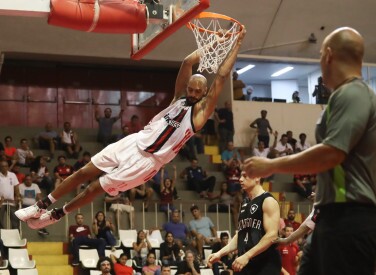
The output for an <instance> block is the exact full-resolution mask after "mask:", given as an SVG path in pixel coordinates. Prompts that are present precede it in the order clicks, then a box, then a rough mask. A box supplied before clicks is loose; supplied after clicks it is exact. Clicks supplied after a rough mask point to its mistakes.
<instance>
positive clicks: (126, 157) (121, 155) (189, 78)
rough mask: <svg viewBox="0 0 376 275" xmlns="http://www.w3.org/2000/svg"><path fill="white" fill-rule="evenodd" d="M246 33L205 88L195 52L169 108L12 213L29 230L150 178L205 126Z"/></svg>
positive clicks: (188, 59) (183, 68)
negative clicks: (80, 187)
mask: <svg viewBox="0 0 376 275" xmlns="http://www.w3.org/2000/svg"><path fill="white" fill-rule="evenodd" d="M244 36H245V28H244V27H243V28H242V31H241V32H240V33H239V35H238V38H237V40H236V41H235V43H234V45H233V47H232V48H231V49H230V51H229V53H228V55H227V58H226V59H225V60H224V61H223V62H222V64H221V65H220V67H219V69H218V71H217V74H216V77H215V79H214V81H213V83H212V85H211V86H210V88H209V89H208V87H207V80H206V78H205V77H204V76H203V75H201V74H194V75H192V67H193V65H195V64H197V63H199V61H200V53H199V51H198V50H196V51H194V52H193V53H191V54H190V55H188V56H187V57H186V58H185V59H184V61H183V63H182V65H181V67H180V71H179V74H178V76H177V79H176V84H175V95H174V98H173V100H172V102H171V104H170V106H169V107H167V108H166V109H164V110H163V111H161V112H160V113H159V114H157V115H156V116H155V117H154V118H153V119H152V120H151V121H150V122H149V124H148V125H147V126H145V128H144V129H143V130H141V131H140V132H138V133H135V134H132V135H129V136H127V137H125V138H123V139H121V140H120V141H118V142H116V143H114V144H111V145H109V146H107V147H106V148H104V149H103V150H102V151H101V152H99V153H98V154H96V155H95V156H93V157H92V159H91V162H89V163H88V164H87V165H85V166H84V167H83V168H81V169H80V170H78V171H77V172H75V173H74V174H73V175H71V176H69V177H68V178H66V179H65V180H64V181H63V182H62V184H61V185H59V186H58V188H56V189H55V190H54V191H53V192H52V193H50V194H49V195H48V196H47V197H46V198H44V199H43V200H40V201H38V202H37V203H36V204H35V205H32V206H30V207H27V208H23V209H20V210H18V211H16V216H17V217H18V218H19V219H20V220H22V221H25V222H27V223H28V226H29V227H30V228H33V229H38V228H44V227H45V226H48V225H50V224H54V223H56V222H57V221H59V220H60V219H61V218H62V217H63V216H64V215H66V214H68V213H69V212H72V211H74V210H76V209H78V208H80V207H82V206H84V205H85V204H88V203H90V202H91V201H93V199H94V198H95V197H97V196H98V195H101V194H102V193H104V192H107V193H108V194H110V195H112V196H113V195H116V194H118V193H119V192H124V191H126V190H129V189H131V188H134V187H136V186H138V185H141V184H143V183H145V182H147V181H148V180H149V179H151V178H152V177H153V176H154V174H155V173H157V171H158V170H159V169H160V168H161V166H162V165H164V164H166V163H168V162H170V161H171V160H172V159H173V158H174V157H175V156H176V154H177V153H178V152H179V150H180V148H181V147H182V146H183V145H184V143H185V142H187V140H188V139H189V138H190V137H191V136H193V135H194V133H195V132H196V131H198V130H200V129H201V128H202V127H203V126H204V125H205V123H206V121H207V120H208V118H209V116H210V115H211V114H212V112H213V111H214V108H215V106H216V105H217V100H218V96H219V94H220V92H221V90H222V88H223V85H224V82H225V81H226V79H227V78H228V76H229V74H230V72H231V70H232V68H233V66H234V63H235V60H236V57H237V53H238V51H239V48H240V46H241V42H242V40H243V38H244ZM103 173H105V174H104V175H102V174H103ZM98 177H99V178H98ZM96 178H97V179H96ZM88 180H94V181H93V182H91V184H90V185H88V187H87V188H86V189H85V190H84V191H82V192H81V193H80V194H78V195H77V196H76V197H75V198H73V199H72V200H71V201H70V202H69V203H68V204H66V205H65V206H64V207H63V208H59V209H56V208H55V209H52V210H49V211H46V209H47V207H49V206H50V205H51V204H53V203H54V202H56V201H57V200H59V199H60V198H61V197H62V196H64V195H65V194H67V193H69V192H71V191H73V190H76V188H77V186H78V185H80V184H81V183H82V182H86V181H88Z"/></svg>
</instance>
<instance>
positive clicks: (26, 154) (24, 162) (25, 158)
mask: <svg viewBox="0 0 376 275" xmlns="http://www.w3.org/2000/svg"><path fill="white" fill-rule="evenodd" d="M34 159H35V156H34V153H33V152H32V151H31V150H30V148H29V144H28V141H27V139H26V138H23V139H21V141H20V148H17V163H18V164H19V165H21V166H24V167H29V166H30V164H31V163H32V162H33V160H34Z"/></svg>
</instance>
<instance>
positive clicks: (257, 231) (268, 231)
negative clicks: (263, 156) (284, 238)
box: [208, 171, 282, 275]
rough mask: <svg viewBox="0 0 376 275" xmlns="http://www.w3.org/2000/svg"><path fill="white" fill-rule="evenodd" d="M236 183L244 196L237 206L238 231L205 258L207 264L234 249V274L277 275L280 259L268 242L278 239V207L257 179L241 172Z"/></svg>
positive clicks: (279, 270) (279, 271)
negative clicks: (236, 254) (223, 245)
mask: <svg viewBox="0 0 376 275" xmlns="http://www.w3.org/2000/svg"><path fill="white" fill-rule="evenodd" d="M239 181H240V185H241V187H242V189H243V191H245V193H246V195H247V197H246V198H245V199H244V200H243V202H242V205H241V209H240V213H239V219H238V228H237V229H238V232H237V233H236V234H235V236H234V237H233V238H232V239H231V241H230V242H229V243H228V244H227V245H226V246H225V247H223V248H222V249H221V250H220V251H218V252H216V253H214V254H211V255H209V257H208V262H209V263H210V264H213V263H215V262H217V261H219V260H220V259H221V257H223V256H225V255H227V254H229V253H230V252H233V251H235V250H237V251H238V257H237V258H236V259H235V261H234V262H233V264H232V268H231V269H232V270H234V271H235V274H244V275H249V274H252V275H279V274H280V273H281V269H282V264H281V257H280V255H279V252H278V250H277V249H276V244H273V243H272V241H273V240H274V239H275V238H277V237H278V228H279V218H280V211H279V204H278V202H277V201H276V200H275V199H274V198H273V196H272V195H271V194H270V193H269V192H266V191H265V190H264V189H263V188H262V186H261V184H260V178H249V177H248V176H247V175H246V173H245V172H244V171H243V172H242V174H241V178H240V180H239Z"/></svg>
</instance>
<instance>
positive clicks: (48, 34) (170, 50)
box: [0, 0, 376, 67]
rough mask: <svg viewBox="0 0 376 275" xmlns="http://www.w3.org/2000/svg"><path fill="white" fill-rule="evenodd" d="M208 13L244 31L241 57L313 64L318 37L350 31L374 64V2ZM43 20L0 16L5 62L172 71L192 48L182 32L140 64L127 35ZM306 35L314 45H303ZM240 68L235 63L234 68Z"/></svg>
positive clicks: (267, 3)
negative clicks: (131, 55) (360, 40)
mask: <svg viewBox="0 0 376 275" xmlns="http://www.w3.org/2000/svg"><path fill="white" fill-rule="evenodd" d="M211 2H212V3H211V7H210V8H209V9H208V11H211V12H217V13H223V14H226V15H228V16H231V17H233V18H236V19H237V20H239V21H240V22H241V23H243V24H244V25H245V26H246V28H247V36H246V38H245V40H244V42H243V43H242V48H241V54H242V56H246V55H257V56H260V55H265V56H279V57H298V58H310V59H317V58H318V57H319V50H320V45H321V43H322V41H323V39H324V37H325V36H326V35H327V34H328V33H330V32H331V31H332V30H333V29H335V28H338V27H341V26H351V27H354V28H355V29H357V30H358V31H359V32H360V33H361V34H362V35H363V36H364V37H365V42H366V55H365V61H366V62H370V63H376V28H375V27H374V25H375V24H374V23H372V22H374V21H373V20H374V16H375V11H376V1H375V0H361V1H354V0H332V1H328V0H315V1H308V0H211ZM46 21H47V18H32V17H12V16H0V51H1V52H4V53H5V59H6V58H7V57H13V58H20V59H45V60H56V61H70V62H90V63H98V64H117V65H118V64H124V65H132V66H140V65H142V66H163V67H178V66H179V64H180V62H181V60H182V59H183V58H184V57H185V56H186V55H187V54H189V53H190V52H191V51H193V50H194V49H195V48H196V45H195V41H194V38H193V35H192V34H191V33H190V30H188V29H187V28H185V27H183V28H182V29H180V30H179V31H177V32H176V33H175V34H173V35H172V36H170V37H169V38H168V39H167V40H166V41H164V42H163V43H162V44H160V45H159V46H158V47H157V48H156V49H155V50H154V51H152V52H151V53H150V54H148V55H147V56H146V57H145V58H144V60H143V61H132V60H130V59H129V53H130V35H118V34H95V33H84V32H79V31H74V30H68V29H62V28H57V27H53V26H49V25H48V24H47V22H46ZM311 33H313V34H314V36H315V38H316V39H317V42H316V43H312V42H310V41H309V37H310V35H311ZM236 66H237V67H240V66H241V64H240V63H239V64H237V65H236Z"/></svg>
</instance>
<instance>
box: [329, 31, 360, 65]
mask: <svg viewBox="0 0 376 275" xmlns="http://www.w3.org/2000/svg"><path fill="white" fill-rule="evenodd" d="M326 48H330V49H331V50H332V53H333V55H336V56H337V57H338V58H339V60H341V61H343V62H346V63H352V64H358V65H361V63H362V60H363V55H364V40H363V37H362V36H361V35H360V33H359V32H357V31H356V30H354V29H352V28H349V27H343V28H339V29H336V30H335V31H333V32H332V33H331V34H329V35H328V36H327V37H326V38H325V40H324V43H323V49H324V50H325V49H326Z"/></svg>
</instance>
